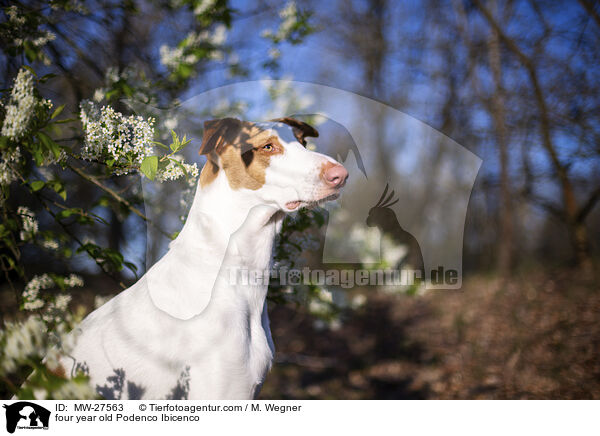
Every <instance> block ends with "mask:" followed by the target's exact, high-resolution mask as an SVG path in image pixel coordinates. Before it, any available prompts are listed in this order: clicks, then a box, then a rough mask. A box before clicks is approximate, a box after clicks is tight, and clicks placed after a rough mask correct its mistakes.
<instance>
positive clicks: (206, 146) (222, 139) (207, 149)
mask: <svg viewBox="0 0 600 436" xmlns="http://www.w3.org/2000/svg"><path fill="white" fill-rule="evenodd" d="M241 127H242V122H241V121H240V120H238V119H237V118H222V119H220V120H210V121H205V122H204V135H203V136H202V145H201V146H200V150H199V151H198V153H199V154H210V153H212V152H213V151H214V152H216V153H220V152H221V151H222V150H223V148H224V145H225V144H226V143H231V142H233V141H234V140H235V138H236V137H237V135H238V134H239V132H240V129H241Z"/></svg>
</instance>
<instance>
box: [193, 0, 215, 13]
mask: <svg viewBox="0 0 600 436" xmlns="http://www.w3.org/2000/svg"><path fill="white" fill-rule="evenodd" d="M214 4H215V0H202V1H201V2H200V3H198V4H197V5H196V7H195V8H194V15H202V14H203V13H205V12H206V11H208V10H209V9H210V8H211V7H213V6H214Z"/></svg>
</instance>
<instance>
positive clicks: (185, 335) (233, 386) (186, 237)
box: [62, 123, 335, 399]
mask: <svg viewBox="0 0 600 436" xmlns="http://www.w3.org/2000/svg"><path fill="white" fill-rule="evenodd" d="M260 126H261V127H262V128H264V129H269V130H272V132H273V133H274V134H277V135H278V136H279V139H280V141H281V143H282V144H283V145H284V148H285V151H284V153H283V154H281V155H274V156H272V158H271V162H270V165H269V167H268V169H267V171H266V177H265V178H266V182H265V184H264V186H263V187H262V188H260V189H258V190H255V191H252V190H248V189H240V190H232V189H231V188H230V186H229V183H228V181H227V177H226V175H225V173H224V171H222V170H220V171H219V173H218V176H217V178H216V179H215V180H214V181H213V182H212V183H210V184H208V185H207V186H206V187H204V188H201V187H200V185H199V186H198V189H197V192H196V195H195V198H194V202H193V204H192V207H191V210H190V212H189V215H188V218H187V221H186V224H185V225H184V227H183V229H182V231H181V232H180V234H179V236H178V237H177V239H176V240H175V241H173V242H172V243H171V245H170V247H169V251H168V252H167V253H166V254H165V255H164V257H163V258H162V259H160V260H159V261H158V262H157V263H156V264H155V265H154V266H152V268H150V270H149V271H148V272H147V273H146V274H145V275H144V276H143V277H142V278H141V279H140V280H139V281H138V282H137V283H135V284H134V285H133V286H131V287H130V288H129V289H127V290H125V291H123V292H122V293H120V294H119V295H117V296H116V297H115V298H113V299H112V300H110V301H109V302H108V303H106V304H105V305H103V306H102V307H100V308H99V309H97V310H95V311H94V312H92V313H91V314H90V315H89V316H88V317H87V318H85V319H84V321H83V322H82V323H81V325H80V326H79V327H78V328H77V329H76V330H77V332H76V334H77V335H78V336H77V342H76V346H75V349H74V350H73V352H72V355H71V356H68V357H65V358H64V359H63V360H62V364H63V366H64V367H65V368H66V369H67V371H70V372H71V373H73V372H74V371H75V369H76V368H77V366H80V365H84V367H86V368H87V370H88V372H89V375H90V377H91V381H92V384H93V385H94V386H98V387H102V386H105V385H106V386H108V387H114V386H112V385H113V384H114V383H112V382H111V381H110V380H109V377H111V376H115V375H117V374H119V373H120V371H122V373H123V374H124V376H123V377H122V380H121V381H122V383H123V388H122V390H120V389H116V390H114V389H113V391H114V396H115V397H116V398H119V397H120V398H121V399H127V398H143V399H160V398H168V397H172V396H173V395H174V394H175V391H174V389H175V387H176V386H177V385H178V383H179V385H182V386H185V385H186V383H187V389H184V390H186V391H187V398H189V399H252V398H254V397H255V396H256V395H257V394H258V391H259V390H260V387H261V385H262V383H263V381H264V378H265V376H266V374H267V372H268V371H269V369H270V367H271V362H272V359H273V354H274V347H273V341H272V339H271V332H270V328H269V318H268V314H267V304H266V300H265V299H266V294H267V283H266V282H265V283H262V284H258V285H249V284H244V283H240V282H239V280H238V281H237V282H235V283H234V281H233V280H232V277H233V276H235V272H236V271H239V270H240V269H250V270H257V271H262V270H268V268H269V264H270V260H271V252H272V245H273V240H274V237H275V235H276V234H277V232H279V230H280V229H281V222H282V219H283V216H284V215H283V213H282V212H281V211H286V212H287V211H289V210H288V209H287V207H286V206H285V205H286V203H287V202H290V201H297V200H301V201H303V202H304V203H310V202H315V201H318V200H320V199H322V198H324V197H327V196H328V195H331V194H332V190H331V188H329V187H327V186H326V185H325V184H324V183H323V181H322V180H321V179H320V171H321V165H322V164H323V163H324V162H327V161H330V162H335V161H334V160H333V159H331V158H329V157H327V156H324V155H321V154H318V153H314V152H310V151H308V150H306V149H305V148H303V147H302V146H301V145H300V144H299V143H298V142H296V141H295V139H294V137H293V134H292V130H291V128H290V127H289V126H287V125H284V124H280V123H269V124H260ZM115 371H116V372H115ZM104 393H105V395H106V390H104Z"/></svg>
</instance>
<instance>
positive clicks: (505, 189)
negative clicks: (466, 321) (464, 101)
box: [488, 0, 513, 277]
mask: <svg viewBox="0 0 600 436" xmlns="http://www.w3.org/2000/svg"><path fill="white" fill-rule="evenodd" d="M491 7H492V10H493V11H494V12H493V13H496V12H497V11H496V9H497V7H496V2H495V0H493V1H492V2H491ZM488 54H489V59H490V67H491V70H492V77H493V81H494V88H495V91H494V92H493V94H492V101H491V103H492V105H491V108H492V118H493V120H494V127H495V130H496V139H497V143H498V155H499V156H498V158H499V161H500V208H499V209H500V210H499V217H498V218H499V224H500V231H499V235H498V258H497V262H498V263H497V268H498V273H499V274H500V275H501V276H502V277H508V276H509V274H510V272H511V268H512V264H513V261H512V258H513V211H512V201H511V187H510V178H509V176H508V171H509V156H508V144H507V141H508V135H507V130H506V122H505V121H506V117H505V102H504V87H503V85H502V59H501V55H500V38H499V36H498V32H497V31H496V30H495V29H493V28H492V29H491V31H490V38H489V40H488Z"/></svg>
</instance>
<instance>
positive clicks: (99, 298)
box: [94, 295, 114, 309]
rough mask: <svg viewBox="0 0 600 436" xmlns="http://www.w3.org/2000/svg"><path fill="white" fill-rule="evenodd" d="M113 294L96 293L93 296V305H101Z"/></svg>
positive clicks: (96, 306) (97, 306)
mask: <svg viewBox="0 0 600 436" xmlns="http://www.w3.org/2000/svg"><path fill="white" fill-rule="evenodd" d="M112 297H114V295H96V296H95V297H94V307H95V308H96V309H98V308H99V307H100V306H103V305H104V304H105V303H107V302H108V301H109V300H110V299H111V298H112Z"/></svg>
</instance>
